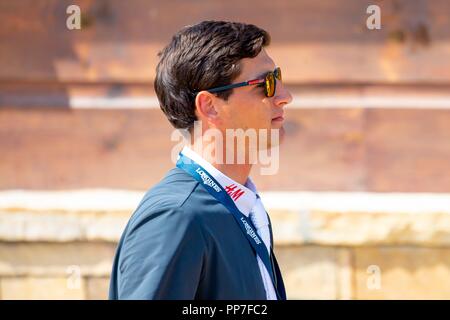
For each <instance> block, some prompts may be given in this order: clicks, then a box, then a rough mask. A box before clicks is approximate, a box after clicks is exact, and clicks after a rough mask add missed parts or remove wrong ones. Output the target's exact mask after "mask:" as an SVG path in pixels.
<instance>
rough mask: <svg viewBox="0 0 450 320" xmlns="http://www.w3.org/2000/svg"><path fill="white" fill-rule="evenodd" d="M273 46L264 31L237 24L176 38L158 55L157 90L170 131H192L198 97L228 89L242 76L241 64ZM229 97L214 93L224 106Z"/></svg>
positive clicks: (217, 24) (199, 28) (190, 30)
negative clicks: (264, 48) (223, 101)
mask: <svg viewBox="0 0 450 320" xmlns="http://www.w3.org/2000/svg"><path fill="white" fill-rule="evenodd" d="M269 43H270V36H269V34H268V33H267V32H266V31H264V30H263V29H260V28H258V27H256V26H254V25H252V24H244V23H237V22H225V21H203V22H201V23H199V24H196V25H193V26H188V27H185V28H183V29H181V30H180V31H179V32H177V33H176V34H175V35H174V36H173V38H172V40H171V42H170V43H169V44H168V45H167V46H166V47H165V48H164V49H163V50H162V51H161V52H160V53H159V57H160V61H159V63H158V66H157V68H156V78H155V84H154V86H155V91H156V94H157V96H158V100H159V103H160V106H161V109H162V111H163V112H164V114H165V115H166V116H167V118H168V119H169V121H170V122H171V123H172V125H173V126H174V127H175V128H178V129H189V128H191V127H192V126H193V124H194V121H195V120H196V116H195V93H196V91H198V90H206V89H210V88H213V87H218V86H223V85H227V84H230V83H231V82H232V81H233V80H234V79H236V78H237V77H238V76H239V74H240V63H239V61H240V60H241V59H243V58H254V57H256V56H257V55H258V54H259V53H260V51H261V49H262V48H263V47H264V46H267V45H269ZM231 94H232V90H227V91H223V92H218V93H216V95H217V96H218V97H220V98H222V99H225V100H227V99H228V97H229V96H230V95H231Z"/></svg>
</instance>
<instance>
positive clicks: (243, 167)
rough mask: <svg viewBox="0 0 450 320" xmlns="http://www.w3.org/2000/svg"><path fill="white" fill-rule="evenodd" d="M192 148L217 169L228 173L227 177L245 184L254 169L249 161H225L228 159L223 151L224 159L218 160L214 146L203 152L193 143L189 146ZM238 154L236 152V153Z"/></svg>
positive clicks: (225, 173)
mask: <svg viewBox="0 0 450 320" xmlns="http://www.w3.org/2000/svg"><path fill="white" fill-rule="evenodd" d="M189 147H190V148H191V149H192V150H194V151H196V152H198V154H199V155H200V156H201V157H202V158H203V159H205V160H206V161H208V162H209V163H210V164H211V165H212V166H213V167H214V168H216V169H217V170H219V171H220V172H222V173H223V174H224V175H226V176H227V177H229V178H230V179H232V180H234V181H236V182H238V183H240V184H242V185H245V183H246V182H247V179H248V177H249V175H250V171H251V170H252V165H251V164H249V163H244V164H239V163H230V164H228V163H225V162H226V161H225V159H226V152H225V151H224V152H223V159H222V160H223V161H219V163H218V161H217V159H216V153H215V150H214V148H213V149H211V148H210V149H209V151H208V152H204V153H202V152H201V151H199V150H196V149H195V147H194V146H193V145H190V146H189ZM203 150H207V148H206V147H204V148H203ZM235 155H236V153H235Z"/></svg>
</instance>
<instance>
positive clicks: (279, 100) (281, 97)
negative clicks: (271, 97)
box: [274, 81, 292, 107]
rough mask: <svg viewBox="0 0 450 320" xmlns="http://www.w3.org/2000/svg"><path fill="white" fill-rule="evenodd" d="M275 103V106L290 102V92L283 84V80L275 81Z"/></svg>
mask: <svg viewBox="0 0 450 320" xmlns="http://www.w3.org/2000/svg"><path fill="white" fill-rule="evenodd" d="M274 102H275V104H276V105H277V106H280V107H282V106H284V105H286V104H289V103H291V102H292V94H291V93H290V92H289V90H288V89H287V88H286V87H285V86H284V84H283V82H281V81H277V88H276V92H275V101H274Z"/></svg>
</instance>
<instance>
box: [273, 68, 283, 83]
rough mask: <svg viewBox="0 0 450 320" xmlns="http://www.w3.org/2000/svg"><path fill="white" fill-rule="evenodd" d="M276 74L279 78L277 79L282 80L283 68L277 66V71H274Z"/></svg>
mask: <svg viewBox="0 0 450 320" xmlns="http://www.w3.org/2000/svg"><path fill="white" fill-rule="evenodd" d="M274 74H275V77H276V78H277V80H280V81H281V80H282V79H281V69H280V67H277V68H276V69H275V72H274Z"/></svg>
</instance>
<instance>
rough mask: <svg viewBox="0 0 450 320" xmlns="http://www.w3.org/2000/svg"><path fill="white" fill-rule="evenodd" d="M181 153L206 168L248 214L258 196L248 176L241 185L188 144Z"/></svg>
mask: <svg viewBox="0 0 450 320" xmlns="http://www.w3.org/2000/svg"><path fill="white" fill-rule="evenodd" d="M181 153H182V154H183V155H184V156H186V157H188V158H189V159H191V160H194V161H195V162H196V163H198V164H199V165H200V166H202V167H203V168H204V169H206V171H208V173H209V174H210V175H211V176H213V178H214V179H216V181H217V182H218V183H219V184H220V185H221V186H222V188H223V189H224V190H225V191H226V192H227V193H228V194H229V195H230V197H231V199H233V201H234V203H235V204H236V207H237V208H238V209H239V211H241V212H242V213H243V214H244V215H245V216H247V217H248V216H249V214H250V212H251V210H252V208H253V207H254V205H255V203H256V199H257V197H258V192H257V190H256V186H255V184H254V183H253V181H252V180H251V179H250V177H248V179H247V182H246V183H245V185H242V184H240V183H239V182H236V181H234V180H233V179H231V178H229V177H228V176H226V175H225V174H223V173H222V172H220V171H219V170H217V169H216V168H215V167H214V166H213V165H212V164H211V163H209V162H208V161H206V160H205V159H204V158H203V157H202V156H200V155H199V154H198V153H197V152H195V151H194V150H192V149H191V148H189V147H188V146H185V147H184V148H183V150H182V151H181Z"/></svg>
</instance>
